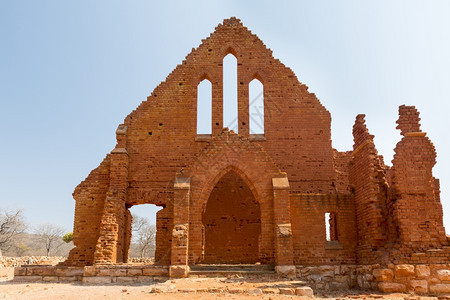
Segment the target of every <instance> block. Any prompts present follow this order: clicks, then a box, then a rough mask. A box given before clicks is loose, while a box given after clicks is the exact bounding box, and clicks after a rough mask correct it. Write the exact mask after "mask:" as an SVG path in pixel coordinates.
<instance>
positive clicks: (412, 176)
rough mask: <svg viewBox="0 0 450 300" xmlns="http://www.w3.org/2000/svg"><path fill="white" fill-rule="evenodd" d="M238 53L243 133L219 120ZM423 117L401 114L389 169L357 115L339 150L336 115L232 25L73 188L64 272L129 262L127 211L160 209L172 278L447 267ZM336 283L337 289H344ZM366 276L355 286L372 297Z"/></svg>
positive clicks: (163, 251) (184, 67) (161, 245)
mask: <svg viewBox="0 0 450 300" xmlns="http://www.w3.org/2000/svg"><path fill="white" fill-rule="evenodd" d="M229 53H232V54H233V55H235V57H236V58H237V62H238V67H237V68H238V69H237V71H238V134H237V133H234V132H233V131H229V130H228V129H226V128H224V127H226V125H227V124H223V118H222V117H223V116H222V115H223V113H222V109H223V99H222V95H223V84H222V82H223V78H222V72H223V68H222V65H223V58H224V57H225V56H226V55H227V54H229ZM205 78H206V79H208V80H210V81H211V83H212V134H211V135H197V134H196V123H197V122H196V116H197V85H198V83H199V82H200V81H201V80H203V79H205ZM254 78H258V79H259V80H260V81H261V82H262V83H263V85H264V127H265V132H264V134H262V135H261V134H259V135H251V134H249V108H248V103H249V93H248V88H249V82H250V81H251V80H253V79H254ZM419 120H420V119H419V115H418V112H417V110H416V109H415V108H414V107H409V106H401V107H400V118H399V121H398V128H399V129H400V130H401V133H402V135H403V136H404V137H403V139H402V140H401V141H400V142H399V143H398V145H397V147H396V149H395V156H394V160H393V166H392V168H390V167H388V166H386V165H385V164H384V161H383V158H382V157H381V156H380V155H378V153H377V150H376V148H375V144H374V141H373V136H372V135H370V134H369V131H368V129H367V127H366V125H365V121H364V115H358V116H357V117H356V122H355V125H354V127H353V136H354V146H353V150H352V151H347V152H339V151H337V150H334V149H333V148H332V147H331V130H330V125H331V116H330V113H329V112H328V111H327V110H326V109H325V108H324V107H323V106H322V105H321V103H320V102H319V100H318V99H317V98H316V97H315V95H314V94H312V93H310V92H308V88H307V87H306V86H305V85H303V84H302V83H300V82H299V81H298V80H297V78H296V76H295V75H294V73H293V72H292V71H291V70H290V69H289V68H287V67H285V66H284V65H283V64H282V63H281V62H280V61H279V60H277V59H275V58H273V57H272V51H271V50H270V49H267V48H266V47H265V45H264V44H263V43H262V41H261V40H259V39H258V37H257V36H255V35H253V34H252V33H251V32H250V31H249V30H248V29H247V28H246V27H244V26H243V25H242V24H241V23H240V21H239V20H237V19H235V18H231V19H229V20H225V21H224V22H223V24H220V25H219V26H217V28H216V30H215V31H214V32H213V33H212V34H211V35H210V37H208V38H206V39H205V40H203V41H202V44H201V45H200V46H199V47H198V48H197V49H193V51H192V52H191V53H190V54H189V55H188V56H187V57H186V59H185V60H184V61H183V62H182V64H180V65H178V66H177V67H176V68H175V70H174V71H173V72H172V73H171V74H170V75H169V76H168V77H167V78H166V80H165V81H164V82H162V83H161V84H160V85H159V86H158V87H156V89H155V90H154V91H153V92H152V94H151V96H149V97H148V99H147V100H146V101H144V102H142V104H141V105H140V106H139V107H138V108H137V109H136V110H135V111H133V112H132V113H131V114H129V115H128V116H127V117H126V119H125V121H124V124H121V125H119V127H118V129H117V131H116V136H117V145H116V147H115V148H114V149H113V151H111V153H110V154H108V156H107V157H106V158H105V160H104V161H103V162H102V163H101V164H100V166H99V167H98V168H97V169H95V170H93V171H92V172H91V174H90V175H89V176H88V178H87V179H86V180H85V181H83V182H82V183H81V184H80V185H79V186H78V187H77V188H76V190H75V192H74V198H75V200H76V209H75V224H74V242H75V245H76V247H75V248H74V249H73V250H72V251H71V253H70V256H69V258H68V260H67V261H66V262H65V264H67V265H74V266H89V265H92V264H116V263H122V262H124V263H125V262H127V259H128V249H129V244H130V239H131V226H130V225H131V221H132V220H131V216H130V213H129V208H130V207H132V206H134V205H140V204H154V205H157V206H161V207H163V209H162V210H160V211H159V212H158V213H157V216H156V223H157V224H156V225H157V235H156V254H155V261H156V264H160V265H171V266H170V268H169V269H168V274H170V275H171V276H186V275H187V274H188V272H189V265H190V266H192V265H195V264H201V263H255V262H260V263H262V264H271V265H277V267H276V270H277V271H278V272H279V274H281V273H282V274H284V275H286V276H292V274H293V275H294V276H295V265H302V266H307V265H318V266H316V267H317V268H319V269H320V268H321V267H320V265H326V266H328V267H324V270H325V269H326V270H328V269H327V268H329V269H330V270H331V269H333V270H341V269H342V268H343V269H345V270H344V271H342V272H343V274H341V275H345V276H347V277H348V278H347V277H346V278H345V282H346V283H345V286H349V287H352V286H355V285H356V282H355V280H357V277H358V276H359V275H357V274H359V273H361V274H363V275H364V274H365V272H366V271H367V270H369V271H367V272H366V273H368V274H370V276H372V274H371V272H372V269H373V268H372V267H363V266H362V265H369V266H371V265H373V264H376V265H378V267H380V266H386V267H387V266H388V265H389V264H392V263H396V264H399V263H409V264H413V265H414V264H419V263H421V264H430V263H437V264H442V263H446V262H448V260H449V258H450V255H449V249H448V239H447V237H446V236H445V231H444V227H443V225H442V207H441V203H440V198H439V181H438V180H437V179H435V178H434V177H433V175H432V167H433V166H434V164H435V157H436V154H435V149H434V147H433V145H432V144H431V142H430V141H429V139H428V138H427V137H426V136H425V133H423V132H421V131H420V124H419ZM326 213H330V217H331V219H330V221H329V224H330V240H329V241H327V239H326V226H325V222H326V220H325V214H326ZM327 222H328V221H327ZM330 265H334V266H331V267H330ZM359 265H361V267H359ZM344 266H352V267H351V268H352V269H351V270H353V271H349V270H350V269H348V268H347V269H346V267H344ZM319 269H318V270H319ZM314 270H315V269H314ZM358 270H359V271H358ZM308 272H309V271H308V269H305V270H304V272H303V271H301V272H300V273H301V274H302V276H306V275H307V273H308ZM330 272H331V271H330ZM355 272H356V273H357V274H355ZM358 272H359V273H358ZM377 272H378V271H377ZM380 272H381V271H380ZM383 272H385V273H386V274H387V273H389V271H383ZM297 273H298V269H297ZM305 274H306V275H305ZM377 274H378V273H377ZM383 274H384V273H383ZM386 274H384V275H383V276H385V275H386ZM363 275H361V276H363ZM366 275H367V274H366ZM366 275H364V276H366ZM378 275H379V274H378ZM378 275H377V276H378ZM339 276H340V275H339ZM339 276H338V275H336V274H335V275H333V278H335V277H336V280H337V281H339V280H344V279H342V278H341V277H339ZM367 276H369V275H367ZM367 276H366V277H361V278H362V279H358V282H357V283H358V285H359V286H361V287H363V288H376V287H377V282H375V281H370V280H368V279H367V278H368V277H367ZM379 276H382V275H379ZM386 276H387V277H389V276H388V275H386ZM387 277H386V278H387ZM393 278H395V277H393ZM364 280H365V281H364ZM359 281H361V284H360V282H359ZM366 282H367V284H366ZM391 283H392V284H398V282H391ZM333 284H335V283H333ZM412 284H418V282H413V283H412ZM330 286H331V285H330Z"/></svg>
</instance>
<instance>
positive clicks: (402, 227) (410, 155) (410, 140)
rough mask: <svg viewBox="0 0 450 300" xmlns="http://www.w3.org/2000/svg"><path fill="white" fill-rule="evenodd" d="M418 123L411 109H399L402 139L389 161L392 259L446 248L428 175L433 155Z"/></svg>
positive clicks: (439, 208) (435, 188) (435, 185)
mask: <svg viewBox="0 0 450 300" xmlns="http://www.w3.org/2000/svg"><path fill="white" fill-rule="evenodd" d="M419 121H420V118H419V112H418V111H417V109H416V108H415V107H414V106H405V105H402V106H400V107H399V119H398V121H397V124H398V126H397V128H398V129H400V131H401V134H402V135H403V138H402V140H401V141H400V142H399V143H398V144H397V146H396V148H395V154H394V159H393V161H392V194H391V195H392V197H391V201H392V203H393V217H394V222H395V224H396V227H397V228H398V234H399V239H398V241H397V244H398V245H399V246H400V248H401V249H400V251H402V253H398V252H396V255H400V256H406V255H408V254H410V253H411V252H413V251H416V252H425V251H426V250H427V249H430V248H439V247H442V246H444V245H447V238H446V236H445V229H444V226H443V220H442V204H441V202H440V198H439V189H438V187H439V183H438V182H437V180H436V179H435V178H434V177H433V174H432V168H433V166H434V165H435V164H436V151H435V148H434V146H433V144H432V143H431V141H430V140H429V139H428V138H427V137H426V133H425V132H422V131H421V129H420V123H419Z"/></svg>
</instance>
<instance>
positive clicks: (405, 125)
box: [397, 105, 422, 136]
mask: <svg viewBox="0 0 450 300" xmlns="http://www.w3.org/2000/svg"><path fill="white" fill-rule="evenodd" d="M398 114H399V118H398V120H397V124H398V125H397V129H400V134H401V135H403V136H405V135H406V134H407V133H410V132H421V131H422V130H421V129H420V123H419V122H420V118H419V111H418V110H417V109H416V107H415V106H406V105H401V106H399V108H398Z"/></svg>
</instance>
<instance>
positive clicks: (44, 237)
mask: <svg viewBox="0 0 450 300" xmlns="http://www.w3.org/2000/svg"><path fill="white" fill-rule="evenodd" d="M35 233H36V234H37V235H38V238H39V241H40V242H41V243H42V244H44V246H45V253H46V255H47V256H49V255H50V252H51V251H56V250H57V249H58V248H59V247H61V245H62V244H64V241H63V240H62V235H63V234H64V228H62V227H60V226H58V225H55V224H50V223H45V224H41V225H39V226H38V227H37V228H36V230H35Z"/></svg>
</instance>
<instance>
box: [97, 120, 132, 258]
mask: <svg viewBox="0 0 450 300" xmlns="http://www.w3.org/2000/svg"><path fill="white" fill-rule="evenodd" d="M126 132H127V127H126V126H124V125H120V126H119V128H118V129H117V131H116V136H117V146H116V148H115V149H114V150H113V151H111V165H110V184H109V190H108V192H107V193H106V199H105V206H104V209H103V215H102V220H101V223H100V234H99V238H98V241H97V245H96V249H95V253H94V264H113V263H120V262H123V258H124V243H125V227H126V225H125V216H126V213H125V202H126V189H127V186H128V181H127V177H128V152H127V150H126V148H125V146H126Z"/></svg>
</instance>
